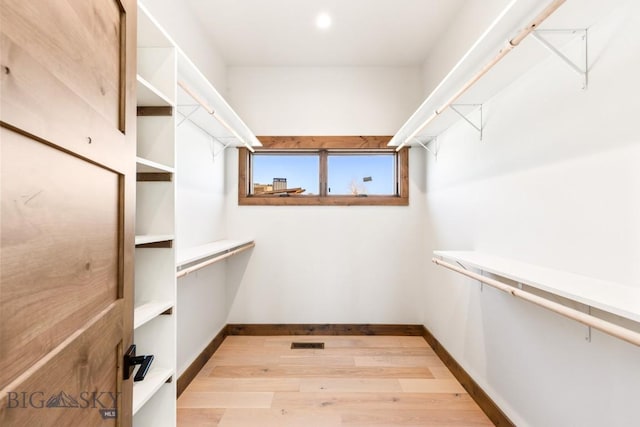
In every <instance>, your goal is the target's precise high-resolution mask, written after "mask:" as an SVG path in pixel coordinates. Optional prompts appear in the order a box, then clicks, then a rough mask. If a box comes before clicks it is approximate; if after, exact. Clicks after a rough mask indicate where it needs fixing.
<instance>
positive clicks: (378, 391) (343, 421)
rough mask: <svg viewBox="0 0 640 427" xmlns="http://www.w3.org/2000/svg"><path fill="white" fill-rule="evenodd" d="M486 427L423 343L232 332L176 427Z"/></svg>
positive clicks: (183, 401)
mask: <svg viewBox="0 0 640 427" xmlns="http://www.w3.org/2000/svg"><path fill="white" fill-rule="evenodd" d="M292 341H296V342H324V343H325V348H324V349H323V350H317V349H297V350H291V348H290V347H291V342H292ZM491 425H493V424H492V423H491V422H490V421H489V419H488V418H487V417H486V416H485V415H484V413H483V412H482V411H481V410H480V408H479V407H478V406H477V405H476V403H475V402H474V401H473V400H472V399H471V398H470V397H469V395H468V394H467V393H466V391H465V390H464V388H462V386H461V385H460V384H459V383H458V382H457V381H456V379H455V378H454V377H453V375H452V374H451V373H450V372H449V371H448V370H447V368H446V367H445V366H444V365H443V364H442V362H441V361H440V359H439V358H438V357H437V356H436V355H435V353H434V352H433V350H432V349H431V348H430V347H429V346H428V345H427V343H426V342H425V341H424V339H423V338H422V337H407V336H403V337H400V336H273V337H264V336H262V337H258V336H229V337H227V338H226V339H225V341H224V342H223V343H222V345H221V346H220V348H219V349H218V351H216V353H215V354H214V355H213V357H211V359H210V360H209V361H208V362H207V364H206V365H205V367H204V368H203V369H202V370H201V371H200V372H199V373H198V375H197V377H196V378H195V379H194V380H193V382H192V383H191V384H190V385H189V386H188V387H187V389H186V390H185V391H184V393H183V394H182V395H181V396H180V398H179V399H178V426H179V427H191V426H193V427H196V426H197V427H214V426H216V427H236V426H237V427H246V426H256V427H341V426H345V427H391V426H404V427H407V426H411V427H417V426H447V427H450V426H465V427H466V426H491Z"/></svg>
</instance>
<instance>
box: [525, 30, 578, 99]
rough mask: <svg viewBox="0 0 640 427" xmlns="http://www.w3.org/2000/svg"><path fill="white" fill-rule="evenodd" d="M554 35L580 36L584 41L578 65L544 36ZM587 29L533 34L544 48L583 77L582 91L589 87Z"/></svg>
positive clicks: (540, 31)
mask: <svg viewBox="0 0 640 427" xmlns="http://www.w3.org/2000/svg"><path fill="white" fill-rule="evenodd" d="M552 33H556V34H557V33H560V34H569V35H579V36H580V39H581V40H582V58H580V60H579V61H578V63H576V62H575V61H573V60H572V59H570V58H569V57H568V56H567V55H565V54H564V53H563V52H561V51H560V49H558V48H557V47H555V46H554V45H553V44H552V43H551V42H550V41H549V40H547V39H546V38H545V37H544V36H543V34H552ZM587 34H588V33H587V29H586V28H581V29H566V30H565V29H562V30H535V31H533V32H532V33H531V35H532V36H533V38H534V39H535V40H537V41H538V42H539V43H540V44H541V45H542V46H544V47H545V48H546V49H547V50H548V51H550V52H552V53H553V54H554V55H556V56H557V57H558V58H560V59H561V60H562V61H563V62H564V63H565V64H567V66H569V68H570V69H571V70H573V71H574V72H576V73H577V74H578V75H579V76H581V77H582V89H583V90H586V89H587V87H588V85H589V55H588V36H587Z"/></svg>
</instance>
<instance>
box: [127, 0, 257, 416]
mask: <svg viewBox="0 0 640 427" xmlns="http://www.w3.org/2000/svg"><path fill="white" fill-rule="evenodd" d="M137 53H138V74H137V104H138V105H137V106H138V117H137V128H138V140H137V159H136V172H137V178H138V179H137V181H138V182H137V185H136V192H137V195H136V239H135V244H136V253H135V257H136V270H135V302H134V343H135V344H136V346H137V348H136V352H137V354H139V355H149V354H151V355H153V356H154V360H153V362H152V364H151V368H150V370H149V372H148V373H147V375H146V377H145V379H144V380H143V381H138V382H135V383H134V386H133V425H134V426H139V427H145V426H150V427H158V426H168V427H172V426H175V425H176V382H177V378H176V374H177V369H176V360H177V351H176V348H177V337H176V331H177V322H176V316H177V311H178V310H177V307H176V305H177V288H176V283H177V278H176V268H177V266H176V244H175V237H176V236H175V235H176V179H175V175H176V173H179V171H178V170H176V165H177V162H176V153H177V150H176V146H177V144H178V141H177V132H176V128H177V127H178V126H180V125H181V124H182V123H183V122H184V121H186V120H189V121H191V122H192V123H193V124H194V125H196V126H197V127H198V128H199V129H200V130H202V131H203V132H206V133H207V134H208V135H209V136H210V137H211V138H215V139H217V140H218V141H220V142H221V143H222V144H224V145H225V146H235V145H243V146H247V147H249V148H251V147H252V146H257V145H260V142H259V141H258V139H257V138H256V137H255V135H253V133H252V132H251V131H250V130H249V128H248V127H247V126H246V125H245V124H244V123H243V122H242V120H241V119H240V118H239V117H238V116H237V114H236V113H235V112H234V111H233V110H232V109H231V108H230V107H229V105H228V104H227V102H226V101H225V100H224V99H223V98H222V97H221V96H220V94H219V93H218V92H217V91H216V90H215V88H214V87H213V86H212V85H211V84H210V83H209V82H208V81H207V79H206V78H205V77H204V76H203V74H202V73H201V72H200V71H199V70H198V69H197V68H196V67H195V66H194V64H193V63H192V62H191V61H190V60H189V58H187V57H186V55H185V54H184V53H183V52H182V51H181V50H180V48H179V47H178V46H177V45H176V43H175V42H174V41H173V40H172V39H171V37H170V36H169V35H168V34H167V33H166V32H165V31H164V30H163V29H162V27H161V26H160V25H159V24H158V22H157V21H156V20H155V19H154V18H153V17H152V16H151V15H150V14H149V12H148V11H147V10H146V9H145V7H144V6H142V5H140V4H139V5H138V51H137ZM185 87H187V88H188V90H185V89H184V88H185ZM252 246H253V241H250V240H247V241H245V240H238V241H224V242H217V243H216V244H214V245H212V246H207V247H206V248H204V247H203V248H199V249H198V251H200V255H199V256H201V257H204V258H207V259H210V257H211V256H216V255H224V256H230V255H229V254H231V253H232V252H233V251H240V250H246V249H247V248H249V247H252ZM194 249H195V248H194ZM223 252H225V253H226V255H225V254H223ZM234 253H235V252H234ZM189 257H190V258H193V255H189Z"/></svg>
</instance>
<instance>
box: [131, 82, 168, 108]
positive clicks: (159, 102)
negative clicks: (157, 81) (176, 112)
mask: <svg viewBox="0 0 640 427" xmlns="http://www.w3.org/2000/svg"><path fill="white" fill-rule="evenodd" d="M136 81H137V83H138V84H137V105H138V107H171V106H173V103H172V102H171V100H170V99H169V98H168V97H167V96H166V95H165V94H163V93H162V92H160V91H159V90H158V89H156V88H155V87H154V86H153V85H152V84H151V83H149V82H148V81H147V80H145V79H144V78H143V77H142V76H140V75H139V74H138V75H136Z"/></svg>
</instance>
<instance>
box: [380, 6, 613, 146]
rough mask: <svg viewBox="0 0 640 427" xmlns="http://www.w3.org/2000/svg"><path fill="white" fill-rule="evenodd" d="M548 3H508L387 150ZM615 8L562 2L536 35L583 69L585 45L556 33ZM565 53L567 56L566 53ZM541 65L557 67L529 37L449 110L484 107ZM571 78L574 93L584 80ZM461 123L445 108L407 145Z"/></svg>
mask: <svg viewBox="0 0 640 427" xmlns="http://www.w3.org/2000/svg"><path fill="white" fill-rule="evenodd" d="M549 3H550V0H545V1H540V0H521V1H517V2H512V3H510V4H509V6H508V7H507V9H505V10H504V11H503V13H502V14H500V15H499V16H498V17H497V18H496V20H495V21H494V22H493V23H492V24H491V25H490V26H489V28H487V30H486V31H485V32H484V33H483V34H482V35H481V36H480V37H479V38H478V40H477V41H476V42H475V43H474V44H473V45H472V46H471V47H470V49H469V50H468V51H467V52H466V53H465V55H463V56H462V57H461V58H460V60H459V61H458V63H457V64H456V65H455V66H454V67H452V69H451V70H450V71H449V73H448V74H447V75H446V76H445V78H444V79H443V80H442V81H441V82H440V83H439V84H438V86H436V87H435V89H434V90H433V91H432V92H431V93H430V94H429V96H428V97H427V98H426V99H425V100H424V102H423V103H422V105H420V107H419V108H418V109H417V110H416V111H415V112H414V113H413V115H412V116H411V117H410V118H409V119H408V120H407V121H406V122H405V123H404V125H403V126H402V127H401V128H400V129H399V130H398V132H397V133H396V134H395V135H394V137H393V138H392V139H391V140H390V141H389V144H388V145H389V146H398V145H401V144H403V143H405V141H407V138H408V137H409V136H410V135H412V134H413V133H414V131H417V130H418V129H419V128H420V127H421V126H422V124H423V123H425V121H426V120H427V119H428V118H429V117H431V116H432V115H433V114H434V112H435V111H437V110H439V109H440V108H441V107H442V106H443V105H444V104H445V103H446V102H447V101H448V100H450V99H451V97H452V96H453V95H454V94H456V93H457V92H458V90H460V89H461V88H462V87H463V86H464V85H465V84H466V83H467V82H469V81H470V80H471V79H472V77H474V76H475V75H476V74H477V73H478V72H480V70H481V69H482V68H483V67H484V66H485V65H487V64H488V63H489V62H490V61H491V60H492V59H493V58H495V57H496V56H497V55H498V53H499V52H500V51H501V50H502V49H504V47H505V46H506V45H507V43H508V42H509V40H511V38H513V37H514V36H515V35H516V34H517V33H518V32H519V31H520V30H522V29H524V28H525V27H526V26H527V25H528V24H529V23H530V21H531V19H533V18H534V17H535V16H537V14H538V13H540V12H541V10H542V9H544V8H545V7H546V6H547V5H548V4H549ZM615 6H616V5H615V2H614V3H613V4H612V3H611V2H589V4H588V5H586V6H585V5H584V4H583V2H566V3H564V4H563V5H561V6H560V7H559V9H558V10H557V11H555V12H554V13H553V14H552V15H551V16H549V17H548V18H547V19H546V20H545V21H543V22H542V25H540V26H539V27H538V29H537V30H538V31H545V30H550V31H553V33H548V36H547V35H545V37H547V38H548V39H549V40H550V41H553V44H554V45H555V46H556V47H557V48H558V50H560V51H563V53H565V54H566V55H567V56H569V57H571V59H572V61H574V62H575V63H576V65H577V66H579V67H580V68H585V67H584V59H583V58H581V57H580V56H581V55H579V54H577V52H579V51H581V46H584V42H582V44H580V43H579V39H580V35H579V34H578V33H576V34H574V35H571V34H570V33H562V32H555V30H569V31H571V30H581V29H586V28H589V27H590V26H592V25H593V24H594V23H596V22H598V20H599V19H600V18H601V17H603V16H606V14H607V13H609V12H610V11H611V10H612V9H613V8H614V7H615ZM567 49H568V50H569V51H570V52H567ZM545 60H551V61H560V62H561V61H562V60H561V59H560V58H558V57H555V56H554V55H553V54H552V53H550V52H549V51H548V50H546V48H545V47H543V46H542V45H541V44H540V43H539V42H537V41H536V40H534V37H533V36H532V35H529V36H528V37H525V38H524V39H523V40H522V41H521V43H520V44H519V45H518V46H516V47H515V48H514V49H513V50H512V51H511V52H510V53H509V54H507V55H506V56H505V57H504V58H503V59H502V60H501V61H500V62H499V63H497V64H496V65H495V66H494V67H492V68H491V69H490V71H488V73H487V74H485V75H484V76H483V77H481V78H480V79H479V80H478V81H476V82H475V83H474V84H473V85H472V86H471V87H470V88H469V89H468V90H467V91H466V92H465V93H464V94H463V95H462V96H461V97H460V98H458V99H457V100H456V101H455V102H454V104H456V105H464V104H466V105H478V104H483V103H485V102H487V101H488V100H490V99H491V98H493V97H494V96H495V95H497V94H498V93H500V92H501V91H502V90H503V89H505V88H506V87H508V86H509V85H510V84H512V83H513V82H514V81H516V80H517V79H518V78H520V77H521V76H523V75H524V74H526V73H528V72H530V71H532V70H533V69H534V68H536V66H537V65H539V64H540V63H542V62H543V61H545ZM566 73H569V74H571V73H574V71H573V70H571V69H570V68H569V67H568V66H567V68H566ZM575 78H576V86H575V87H576V90H577V91H579V90H580V88H581V87H582V83H583V81H584V79H583V78H581V77H580V76H578V75H577V74H575ZM459 110H460V112H461V113H463V114H464V115H465V116H466V117H467V118H468V119H469V120H471V121H472V122H474V123H475V124H476V125H480V120H479V119H480V117H479V114H478V113H477V107H471V106H470V107H460V108H459ZM439 112H440V111H439ZM461 120H462V118H461V117H460V116H459V115H458V114H456V113H455V112H454V111H452V110H451V109H450V108H446V109H445V110H444V111H441V112H440V114H439V115H438V116H437V117H436V118H435V119H434V120H433V121H431V122H430V123H429V124H428V125H427V126H426V127H425V128H423V129H422V130H421V131H419V132H418V133H417V134H416V135H415V137H414V139H412V140H410V141H407V142H406V143H407V145H415V144H416V143H417V142H422V143H426V142H428V141H429V140H431V139H432V138H433V137H434V136H437V135H440V134H442V133H443V132H445V131H446V130H447V129H448V128H449V127H451V126H452V125H453V124H454V123H457V122H459V121H461Z"/></svg>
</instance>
